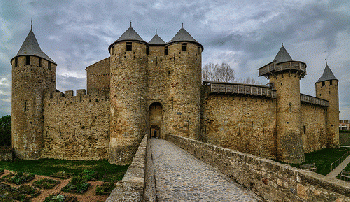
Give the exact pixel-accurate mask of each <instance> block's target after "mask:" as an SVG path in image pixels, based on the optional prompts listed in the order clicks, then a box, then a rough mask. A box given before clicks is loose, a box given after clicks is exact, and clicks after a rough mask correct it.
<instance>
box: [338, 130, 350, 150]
mask: <svg viewBox="0 0 350 202" xmlns="http://www.w3.org/2000/svg"><path fill="white" fill-rule="evenodd" d="M339 143H340V146H350V131H346V132H343V131H342V132H339Z"/></svg>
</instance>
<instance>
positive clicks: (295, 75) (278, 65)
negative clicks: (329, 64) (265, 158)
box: [259, 45, 306, 163]
mask: <svg viewBox="0 0 350 202" xmlns="http://www.w3.org/2000/svg"><path fill="white" fill-rule="evenodd" d="M305 73H306V64H305V63H304V62H300V61H295V60H292V58H291V57H290V55H289V53H288V52H287V50H286V49H285V48H284V46H283V45H282V47H281V49H280V51H279V52H278V53H277V55H276V57H275V59H274V60H273V62H271V63H269V64H267V65H265V66H263V67H261V68H260V69H259V76H266V77H267V78H268V79H270V83H271V84H272V86H273V88H274V89H275V90H276V96H277V99H276V102H277V103H276V122H277V123H276V125H277V138H276V143H277V144H276V145H277V159H278V160H280V161H284V162H288V163H301V162H303V161H304V152H303V143H302V138H301V128H300V126H301V111H300V109H301V102H300V79H301V78H303V77H304V75H305Z"/></svg>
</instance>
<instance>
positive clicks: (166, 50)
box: [164, 46, 169, 55]
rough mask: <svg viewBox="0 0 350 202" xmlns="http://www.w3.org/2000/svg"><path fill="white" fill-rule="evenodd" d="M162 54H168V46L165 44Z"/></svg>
mask: <svg viewBox="0 0 350 202" xmlns="http://www.w3.org/2000/svg"><path fill="white" fill-rule="evenodd" d="M164 54H165V55H168V54H169V50H168V46H165V50H164Z"/></svg>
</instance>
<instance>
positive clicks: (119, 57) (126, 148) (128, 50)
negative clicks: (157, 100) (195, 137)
mask: <svg viewBox="0 0 350 202" xmlns="http://www.w3.org/2000/svg"><path fill="white" fill-rule="evenodd" d="M147 52H148V50H147V43H146V42H145V41H144V40H143V39H142V38H141V37H140V36H139V35H138V34H137V33H136V31H135V30H134V29H133V28H132V27H131V23H130V27H129V29H128V30H126V31H125V32H124V33H123V34H122V35H121V36H120V38H119V39H118V40H116V41H115V42H114V43H113V44H111V45H110V46H109V53H110V75H111V76H110V102H111V107H110V109H111V120H110V143H109V151H110V154H109V160H110V163H116V164H128V163H131V161H132V158H133V155H134V154H135V152H136V149H137V147H138V143H139V142H140V141H141V138H142V136H143V135H144V134H145V132H146V119H147V110H146V95H147V77H146V70H147Z"/></svg>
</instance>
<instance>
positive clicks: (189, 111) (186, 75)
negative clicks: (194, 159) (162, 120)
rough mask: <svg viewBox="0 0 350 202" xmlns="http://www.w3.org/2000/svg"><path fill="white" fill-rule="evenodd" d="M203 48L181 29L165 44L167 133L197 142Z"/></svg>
mask: <svg viewBox="0 0 350 202" xmlns="http://www.w3.org/2000/svg"><path fill="white" fill-rule="evenodd" d="M202 51H203V46H202V45H201V44H200V43H198V42H197V41H196V40H195V39H194V38H193V37H192V36H191V35H190V34H189V33H188V32H187V31H186V30H185V29H184V28H183V27H182V28H181V29H180V30H179V31H178V32H177V34H176V35H175V36H174V37H173V38H172V39H171V41H170V42H168V50H167V52H166V53H167V58H168V59H167V68H168V78H169V79H168V89H169V93H168V101H169V105H170V106H171V110H170V112H169V115H168V117H167V122H168V127H169V129H170V132H171V133H173V134H176V135H181V136H184V137H189V138H193V139H196V138H198V135H199V128H200V127H199V126H200V113H199V111H200V86H201V65H202V61H201V58H202V56H201V55H202Z"/></svg>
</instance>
